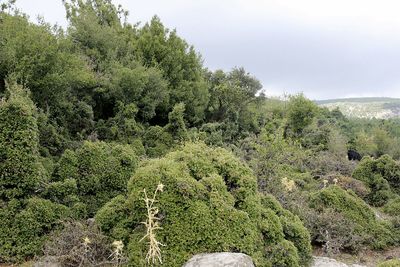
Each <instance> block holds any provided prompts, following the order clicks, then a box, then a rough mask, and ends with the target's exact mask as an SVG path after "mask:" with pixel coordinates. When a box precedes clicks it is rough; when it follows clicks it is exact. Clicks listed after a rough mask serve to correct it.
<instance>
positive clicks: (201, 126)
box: [0, 0, 400, 266]
mask: <svg viewBox="0 0 400 267" xmlns="http://www.w3.org/2000/svg"><path fill="white" fill-rule="evenodd" d="M64 5H65V8H66V13H67V19H68V22H69V26H68V28H67V29H65V30H64V29H62V28H60V27H57V26H52V25H50V24H48V23H46V22H45V21H44V20H43V19H41V20H39V21H38V22H37V23H32V22H31V21H30V20H29V19H28V18H27V16H26V15H25V14H23V13H22V12H21V11H19V10H18V9H16V8H15V6H14V4H13V1H9V3H6V4H4V5H1V11H0V55H1V56H0V98H1V100H0V208H1V209H0V221H1V222H2V223H3V224H2V227H1V228H0V262H18V261H23V260H26V259H29V258H32V257H37V256H40V255H41V254H42V251H43V250H42V249H43V247H45V248H49V247H50V246H52V244H55V243H54V242H55V241H54V237H60V238H62V239H68V238H72V239H73V240H72V241H73V242H72V243H73V244H74V245H75V246H76V247H77V248H78V249H77V250H76V251H75V252H76V253H77V254H73V253H72V254H68V253H66V252H65V251H66V250H68V249H69V247H68V248H65V247H63V248H60V250H59V251H60V253H61V254H62V255H61V254H57V253H56V252H55V251H51V253H50V252H49V250H45V252H46V253H47V252H48V253H49V254H53V256H57V257H64V256H65V257H66V262H69V263H68V264H72V265H73V264H74V263H76V262H77V261H76V259H75V258H74V257H75V256H76V257H80V256H79V255H81V252H82V250H79V249H82V244H81V243H80V239H81V238H82V237H83V235H85V234H87V235H91V234H93V232H91V230H93V229H87V228H85V227H83V226H82V225H81V224H80V222H81V220H85V219H90V220H91V217H93V216H95V217H96V220H97V221H98V222H99V225H100V226H101V230H97V229H96V230H95V231H94V232H95V233H96V234H99V235H98V236H101V237H102V238H100V239H98V240H96V241H95V242H98V243H99V244H98V247H99V248H102V249H101V251H100V252H99V253H100V254H98V255H100V256H99V259H97V260H98V261H97V262H100V261H103V260H104V259H105V256H106V254H107V253H109V250H108V249H109V245H110V244H109V242H111V241H112V239H110V238H115V239H116V240H117V241H119V240H120V239H121V240H122V241H123V244H122V245H124V248H125V249H124V251H123V252H124V253H126V255H127V256H128V258H129V262H130V264H131V265H135V266H141V265H143V264H145V263H144V261H145V259H146V249H147V248H146V241H144V240H143V241H140V240H141V239H142V238H143V236H144V235H145V229H144V228H145V226H144V224H142V222H144V221H145V220H146V219H145V217H146V210H145V207H144V204H145V203H144V201H143V199H142V198H143V197H144V196H143V190H144V189H146V192H148V193H150V192H154V189H155V187H157V185H158V184H159V183H160V182H161V183H162V184H164V186H165V188H164V192H163V193H162V194H160V195H158V197H159V198H157V201H158V202H157V203H156V207H157V208H158V212H157V216H158V217H159V218H160V225H161V227H162V229H159V231H158V232H157V236H158V237H159V238H160V242H161V243H162V244H166V246H165V247H161V251H162V257H163V259H164V265H166V266H176V264H178V263H179V264H181V263H183V262H184V261H185V260H186V259H188V258H189V257H190V256H191V255H192V254H194V253H201V252H216V251H233V252H237V251H241V252H244V253H247V254H249V255H251V256H252V257H253V259H254V260H255V262H256V264H257V266H307V264H308V263H309V260H310V255H311V254H310V252H311V247H310V241H311V243H312V244H313V245H317V246H323V247H324V248H325V250H326V251H327V252H330V253H337V252H340V251H341V250H344V249H346V250H349V249H350V250H352V251H357V250H359V249H361V248H364V247H370V248H371V247H372V248H379V249H382V248H386V247H388V246H392V245H399V242H400V240H399V236H400V234H399V232H400V230H399V229H400V227H399V223H398V215H399V212H398V210H399V201H398V200H399V196H398V195H399V192H400V191H399V190H400V189H399V184H400V167H399V166H400V165H399V163H398V161H397V160H398V159H399V158H400V145H399V144H400V141H399V140H400V139H399V138H398V136H399V135H400V120H399V119H391V120H377V119H370V120H367V119H347V118H346V117H345V116H343V114H342V113H341V112H340V111H339V110H338V109H336V110H332V111H330V110H328V109H326V108H320V107H318V106H317V105H316V104H315V103H314V102H313V101H310V100H309V99H307V98H306V97H305V96H304V95H302V94H299V95H293V96H290V97H288V98H282V99H275V98H267V97H266V96H265V95H264V94H263V92H262V91H261V89H262V85H261V83H260V82H259V81H258V80H257V78H255V77H254V76H252V75H251V74H250V73H248V72H246V70H244V69H243V68H240V67H239V68H233V69H232V70H230V71H222V70H216V71H210V70H208V69H206V68H205V67H204V66H203V64H202V58H201V55H200V54H199V53H198V52H196V50H195V49H194V47H193V46H191V45H189V44H188V43H187V42H186V41H185V40H183V39H182V38H181V37H179V35H178V33H177V31H176V30H170V29H168V28H166V27H165V26H164V25H163V24H162V22H161V20H160V18H158V17H154V18H153V19H152V20H151V21H149V22H147V23H145V24H142V25H141V24H131V23H128V20H127V16H128V12H127V11H126V10H124V9H123V8H122V7H116V6H114V5H113V4H112V2H111V1H110V0H87V1H74V0H72V1H64ZM185 143H186V145H185ZM348 149H354V150H356V151H358V152H359V153H360V154H361V155H362V156H364V158H363V160H362V161H361V162H355V161H349V160H348V159H347V151H348ZM228 151H229V152H228ZM369 205H371V206H376V207H379V210H378V211H379V212H383V213H384V216H381V217H379V218H378V217H377V215H376V214H375V212H374V209H373V208H371V207H370V206H369ZM396 216H397V217H396ZM65 221H67V222H69V223H70V224H69V223H65ZM81 226H82V227H81ZM68 229H75V230H76V231H77V235H75V236H71V235H69V232H68ZM182 233H183V234H182ZM103 235H105V236H104V239H103ZM50 237H51V238H50ZM92 238H93V240H94V237H92ZM105 243H107V244H105ZM44 244H45V246H44ZM96 244H97V243H96ZM118 244H119V243H118ZM57 245H60V244H57ZM96 246H97V245H96ZM107 251H108V252H107ZM64 252H65V253H64ZM74 255H75V256H74ZM96 255H97V254H96ZM96 257H97V256H93V257H91V258H90V259H87V260H88V262H96V259H95V258H96ZM100 258H101V259H100ZM78 262H79V260H78ZM143 266H144V265H143Z"/></svg>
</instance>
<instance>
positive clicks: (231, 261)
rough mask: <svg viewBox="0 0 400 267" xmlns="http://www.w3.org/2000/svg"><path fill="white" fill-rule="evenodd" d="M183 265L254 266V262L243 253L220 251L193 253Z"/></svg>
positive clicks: (215, 266) (209, 266)
mask: <svg viewBox="0 0 400 267" xmlns="http://www.w3.org/2000/svg"><path fill="white" fill-rule="evenodd" d="M183 267H254V264H253V261H252V259H251V258H250V257H249V256H247V255H245V254H243V253H229V252H222V253H207V254H198V255H195V256H193V257H192V258H191V259H190V260H189V261H188V262H187V263H186V264H185V265H183Z"/></svg>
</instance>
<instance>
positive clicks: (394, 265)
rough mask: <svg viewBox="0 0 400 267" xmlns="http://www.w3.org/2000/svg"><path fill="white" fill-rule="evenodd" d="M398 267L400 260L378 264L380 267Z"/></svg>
mask: <svg viewBox="0 0 400 267" xmlns="http://www.w3.org/2000/svg"><path fill="white" fill-rule="evenodd" d="M398 266H400V260H398V259H393V260H388V261H385V262H382V263H379V264H378V267H398Z"/></svg>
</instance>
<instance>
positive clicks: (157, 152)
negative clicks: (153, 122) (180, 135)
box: [143, 126, 174, 157]
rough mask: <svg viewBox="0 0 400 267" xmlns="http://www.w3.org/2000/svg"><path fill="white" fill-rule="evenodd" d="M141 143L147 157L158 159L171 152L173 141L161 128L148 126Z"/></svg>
mask: <svg viewBox="0 0 400 267" xmlns="http://www.w3.org/2000/svg"><path fill="white" fill-rule="evenodd" d="M143 143H144V147H145V149H146V153H147V155H148V156H149V157H160V156H163V155H165V154H166V153H167V152H168V151H170V150H171V148H172V147H173V145H174V139H173V137H172V135H171V134H170V133H169V132H167V131H165V129H164V128H163V127H160V126H150V127H149V128H147V130H146V132H145V133H144V136H143Z"/></svg>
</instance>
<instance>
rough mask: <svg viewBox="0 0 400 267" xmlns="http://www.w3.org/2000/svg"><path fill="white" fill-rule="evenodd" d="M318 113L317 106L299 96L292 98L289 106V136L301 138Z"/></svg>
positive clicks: (287, 133)
mask: <svg viewBox="0 0 400 267" xmlns="http://www.w3.org/2000/svg"><path fill="white" fill-rule="evenodd" d="M317 112H318V107H317V105H316V104H315V103H314V102H312V101H311V100H308V99H307V98H305V97H304V95H302V94H299V95H296V96H291V97H290V100H289V103H288V106H287V120H288V122H287V131H286V135H287V136H294V137H299V136H301V134H302V132H303V130H304V129H305V128H306V127H307V126H308V125H310V124H311V122H312V121H313V119H314V117H315V116H316V114H317Z"/></svg>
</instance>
